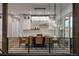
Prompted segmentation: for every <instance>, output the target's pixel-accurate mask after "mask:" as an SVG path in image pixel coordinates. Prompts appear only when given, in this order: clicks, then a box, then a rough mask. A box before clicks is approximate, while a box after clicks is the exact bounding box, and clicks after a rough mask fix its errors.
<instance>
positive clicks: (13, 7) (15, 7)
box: [0, 3, 71, 14]
mask: <svg viewBox="0 0 79 59" xmlns="http://www.w3.org/2000/svg"><path fill="white" fill-rule="evenodd" d="M70 4H71V3H61V4H60V3H57V4H56V10H57V11H59V10H60V5H61V6H62V9H65V8H66V7H68V6H69V5H70ZM49 6H50V7H49ZM34 8H46V10H45V14H49V13H50V14H54V3H50V4H49V3H9V4H8V12H9V13H11V14H35V10H34ZM40 11H41V10H40ZM0 13H2V4H1V3H0Z"/></svg>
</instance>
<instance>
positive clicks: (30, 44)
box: [28, 36, 33, 48]
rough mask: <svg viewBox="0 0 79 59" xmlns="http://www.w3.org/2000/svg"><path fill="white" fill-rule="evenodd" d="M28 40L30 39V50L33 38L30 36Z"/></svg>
mask: <svg viewBox="0 0 79 59" xmlns="http://www.w3.org/2000/svg"><path fill="white" fill-rule="evenodd" d="M28 39H29V46H30V48H32V43H33V37H32V36H29V37H28Z"/></svg>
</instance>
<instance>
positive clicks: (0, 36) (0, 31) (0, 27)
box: [0, 3, 2, 49]
mask: <svg viewBox="0 0 79 59" xmlns="http://www.w3.org/2000/svg"><path fill="white" fill-rule="evenodd" d="M0 13H2V4H1V3H0ZM0 16H1V15H0ZM1 48H2V19H1V18H0V49H1Z"/></svg>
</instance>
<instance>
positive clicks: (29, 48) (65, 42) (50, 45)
mask: <svg viewBox="0 0 79 59" xmlns="http://www.w3.org/2000/svg"><path fill="white" fill-rule="evenodd" d="M57 38H58V40H59V41H57V42H58V43H57V44H58V48H62V47H63V48H64V47H65V48H69V49H70V51H69V53H70V52H71V46H72V44H71V40H72V39H71V38H64V37H57ZM8 40H9V39H8ZM18 40H20V39H18ZM26 40H27V41H28V45H26V43H25V50H24V49H23V50H22V51H25V52H26V50H27V52H26V53H27V54H32V53H35V51H36V50H38V51H37V52H38V54H39V52H40V51H42V50H44V51H45V50H46V51H47V54H52V53H53V52H52V51H53V50H54V48H55V47H54V42H52V43H51V38H49V43H48V47H46V46H45V45H44V46H43V47H41V46H40V47H39V48H38V47H35V46H34V42H32V46H31V45H30V39H26ZM43 40H44V39H43ZM18 42H19V41H18ZM55 43H56V41H55ZM44 44H45V43H44ZM59 45H60V46H59ZM61 45H62V47H61ZM26 46H27V47H26ZM20 48H21V47H18V49H20ZM33 49H34V51H33ZM14 52H15V51H14ZM25 52H24V53H25ZM31 52H32V53H31ZM15 53H17V52H15ZM41 53H44V52H41ZM35 54H36V53H35Z"/></svg>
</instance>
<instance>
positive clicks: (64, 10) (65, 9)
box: [57, 3, 72, 36]
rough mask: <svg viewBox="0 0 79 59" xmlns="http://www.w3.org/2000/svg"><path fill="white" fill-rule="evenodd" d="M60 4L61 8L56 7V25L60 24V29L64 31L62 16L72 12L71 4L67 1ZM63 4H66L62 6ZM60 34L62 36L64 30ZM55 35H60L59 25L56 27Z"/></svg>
mask: <svg viewBox="0 0 79 59" xmlns="http://www.w3.org/2000/svg"><path fill="white" fill-rule="evenodd" d="M61 5H62V6H61V9H60V8H57V10H58V11H57V23H58V25H61V28H62V31H64V17H65V16H66V15H68V14H69V13H71V12H72V4H71V3H67V4H61ZM64 6H67V7H64ZM58 7H60V4H59V5H58ZM60 11H61V12H60ZM60 16H61V19H60ZM62 35H63V36H64V32H63V34H62ZM57 36H61V34H60V29H59V27H58V29H57Z"/></svg>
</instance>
